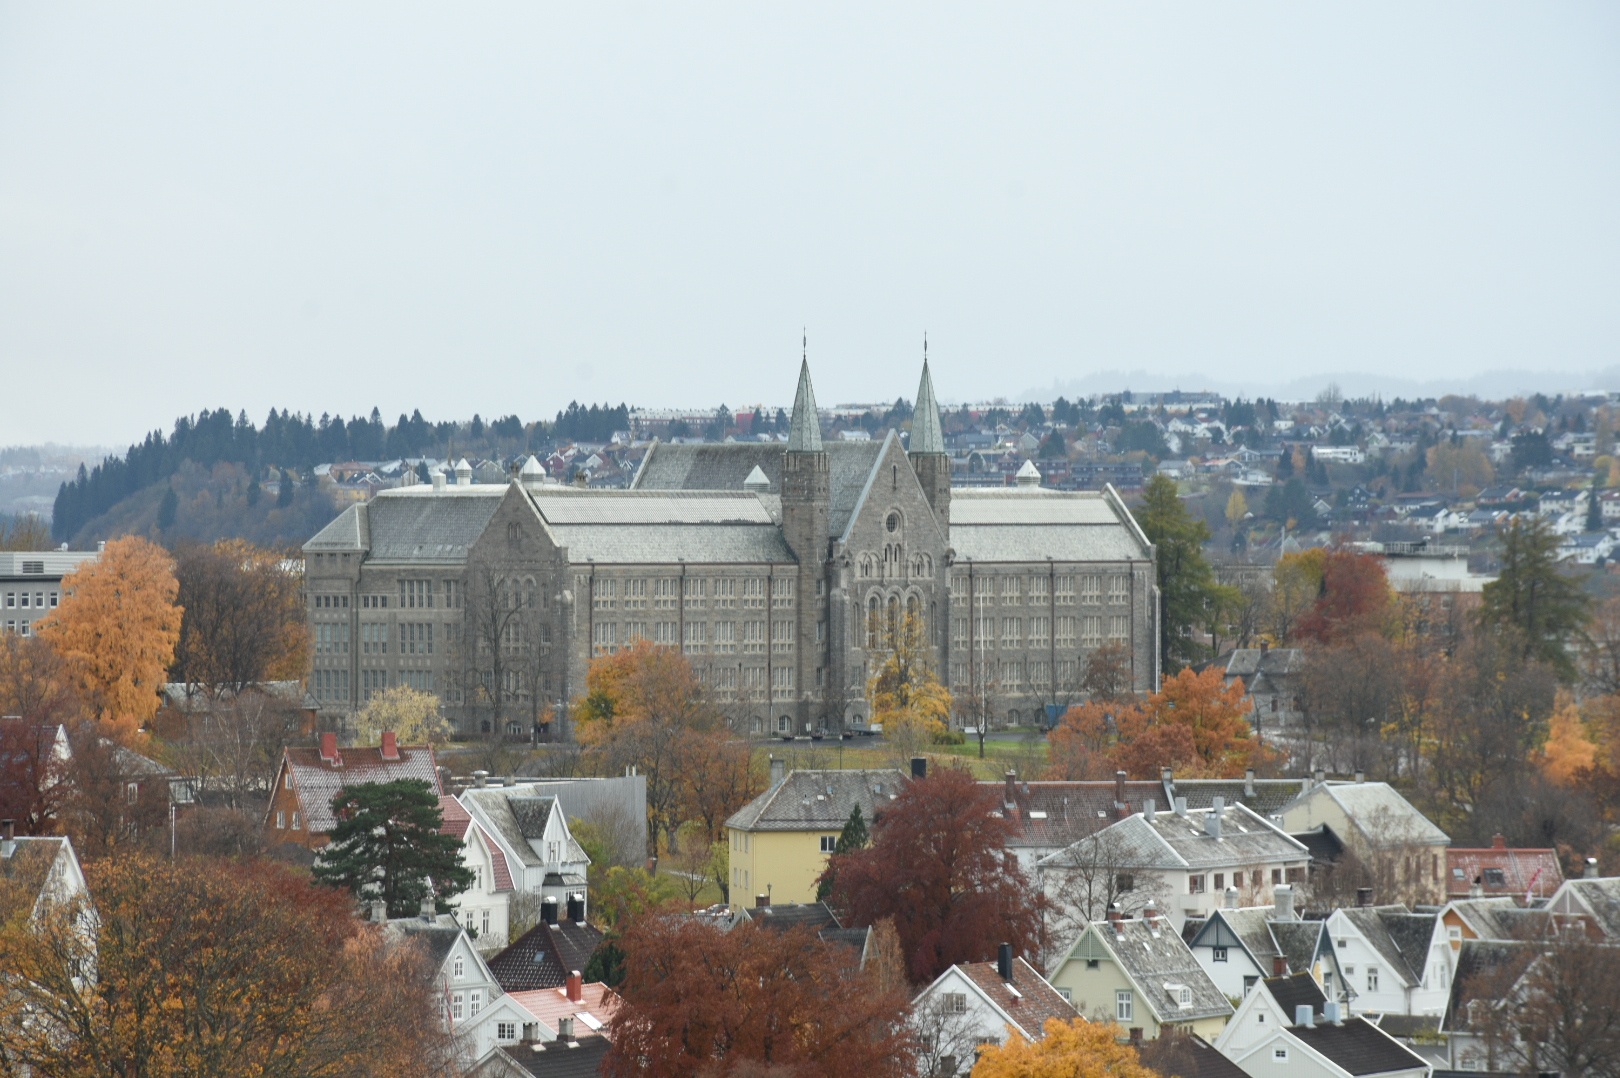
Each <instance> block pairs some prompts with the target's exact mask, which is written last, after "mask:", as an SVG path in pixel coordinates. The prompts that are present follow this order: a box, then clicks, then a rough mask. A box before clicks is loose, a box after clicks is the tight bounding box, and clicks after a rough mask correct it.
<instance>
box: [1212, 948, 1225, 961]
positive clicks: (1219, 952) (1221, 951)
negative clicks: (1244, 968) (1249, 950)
mask: <svg viewBox="0 0 1620 1078" xmlns="http://www.w3.org/2000/svg"><path fill="white" fill-rule="evenodd" d="M1214 957H1215V961H1217V962H1225V961H1226V948H1225V947H1216V948H1215V956H1214Z"/></svg>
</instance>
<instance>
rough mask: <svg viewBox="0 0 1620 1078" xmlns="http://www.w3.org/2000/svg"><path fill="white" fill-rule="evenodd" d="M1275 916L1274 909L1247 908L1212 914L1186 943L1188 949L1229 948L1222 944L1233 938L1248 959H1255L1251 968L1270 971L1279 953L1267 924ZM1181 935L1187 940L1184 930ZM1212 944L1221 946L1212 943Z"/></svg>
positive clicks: (1263, 907) (1222, 910)
mask: <svg viewBox="0 0 1620 1078" xmlns="http://www.w3.org/2000/svg"><path fill="white" fill-rule="evenodd" d="M1276 912H1277V911H1276V908H1275V907H1273V906H1249V907H1245V908H1243V909H1235V910H1231V909H1219V910H1215V911H1214V912H1213V913H1211V914H1210V915H1209V917H1208V918H1206V919H1204V922H1203V924H1202V926H1201V927H1200V929H1199V932H1198V934H1197V936H1195V937H1194V938H1192V939H1190V940H1188V941H1187V942H1188V944H1189V945H1193V944H1197V943H1199V941H1200V940H1202V941H1204V942H1206V943H1208V944H1209V945H1210V946H1229V944H1227V943H1225V942H1224V940H1226V939H1227V938H1229V937H1235V938H1236V939H1237V940H1238V943H1239V945H1240V946H1242V948H1243V949H1244V950H1245V951H1248V952H1249V956H1250V957H1251V958H1253V959H1254V964H1255V965H1257V966H1259V967H1260V968H1261V969H1262V970H1268V971H1269V970H1270V969H1271V967H1272V959H1274V958H1276V957H1277V956H1278V955H1279V954H1280V953H1281V952H1280V951H1278V949H1277V944H1276V941H1275V940H1273V939H1272V937H1271V926H1270V924H1269V922H1270V920H1271V918H1272V917H1274V916H1276ZM1222 926H1225V928H1226V929H1227V930H1228V932H1227V933H1223V932H1222V931H1221V929H1222ZM1182 935H1183V937H1185V936H1186V932H1185V930H1183V932H1182ZM1215 940H1221V941H1223V942H1220V943H1216V942H1213V941H1215Z"/></svg>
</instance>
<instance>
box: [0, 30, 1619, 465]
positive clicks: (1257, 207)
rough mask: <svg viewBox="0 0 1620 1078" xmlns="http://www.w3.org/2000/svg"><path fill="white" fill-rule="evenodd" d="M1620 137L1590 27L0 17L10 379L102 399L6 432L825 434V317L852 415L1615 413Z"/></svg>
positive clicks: (1614, 62)
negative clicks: (729, 430) (1555, 404)
mask: <svg viewBox="0 0 1620 1078" xmlns="http://www.w3.org/2000/svg"><path fill="white" fill-rule="evenodd" d="M1617 103H1620V9H1616V8H1615V7H1613V6H1612V5H1603V4H1597V3H1585V4H1576V3H1570V4H1551V5H1536V6H1527V5H1518V6H1515V5H1506V4H1495V5H1468V6H1464V5H1461V4H1426V5H1405V4H1391V3H1384V4H1367V5H1358V6H1356V7H1354V8H1332V9H1330V8H1303V7H1298V6H1291V5H1282V4H1225V5H1220V6H1214V7H1191V6H1186V7H1171V6H1163V5H1131V6H1129V7H1103V6H1095V5H1088V6H1083V7H1082V6H1076V5H1053V6H1037V5H1017V6H1006V5H1003V6H997V7H995V8H994V9H981V8H970V7H961V8H940V7H938V6H923V5H912V6H898V5H896V6H891V5H885V6H883V7H881V8H872V7H870V6H865V5H861V6H856V5H848V6H842V7H836V6H834V7H818V8H816V9H814V10H808V9H805V10H801V9H786V8H743V7H724V8H723V7H718V6H704V7H688V8H682V9H679V10H675V9H666V8H656V7H629V6H625V7H602V6H595V7H588V8H578V7H569V6H562V5H539V6H536V5H499V4H492V5H483V6H479V7H476V8H470V9H469V8H441V7H434V6H428V5H393V4H391V5H382V4H376V3H355V4H350V5H343V6H339V7H328V6H323V5H317V4H313V3H307V2H305V3H288V4H282V5H276V6H275V7H272V8H239V7H220V6H217V5H203V4H177V5H172V6H167V7H165V8H163V9H161V11H155V10H152V9H138V8H127V7H120V6H111V5H108V6H103V7H93V8H74V7H65V6H61V5H29V4H23V3H16V2H0V362H3V363H4V367H5V370H6V372H7V374H8V375H9V378H8V384H9V385H12V386H17V387H21V386H26V387H29V388H32V389H34V390H36V391H37V390H38V389H39V388H41V387H54V388H55V390H56V391H57V392H58V393H59V394H62V395H65V396H66V397H67V398H68V399H66V400H64V401H61V402H59V404H58V406H57V407H54V408H45V407H37V406H36V407H25V408H15V407H14V408H11V409H6V410H4V411H3V412H0V445H33V444H40V443H44V442H56V443H59V444H97V445H117V446H122V445H125V444H128V443H129V442H131V441H134V440H137V439H139V438H140V437H141V436H142V435H143V434H144V433H145V432H146V431H149V430H154V429H158V430H165V431H167V430H168V429H170V428H171V427H172V424H173V422H174V419H175V417H176V416H177V415H180V414H182V413H192V412H195V411H198V410H199V409H202V408H217V407H227V408H230V409H232V410H233V411H236V410H238V409H245V410H246V411H247V412H248V414H249V415H250V416H251V417H252V418H253V420H254V422H256V423H260V422H262V421H263V418H264V414H265V412H266V411H267V410H268V409H269V408H271V407H276V408H288V409H291V410H293V411H303V412H308V413H312V414H315V415H319V414H320V413H322V412H326V411H329V412H341V413H342V414H344V415H353V414H365V413H369V412H370V410H371V408H372V407H373V406H374V405H375V406H377V407H379V408H380V409H381V411H382V413H383V415H384V416H385V417H387V418H388V419H389V421H390V422H391V421H392V420H393V418H394V417H395V416H397V415H398V414H399V413H400V412H401V411H407V412H408V411H409V410H411V409H412V408H421V409H422V410H423V413H424V414H425V415H427V414H430V413H431V417H432V418H457V419H464V418H468V417H470V416H471V415H473V414H474V413H475V412H476V413H479V414H482V415H484V416H485V417H486V418H488V417H491V416H494V415H500V414H507V413H514V412H515V413H516V414H518V415H520V416H521V417H522V418H524V419H525V420H530V419H535V418H550V417H551V416H552V415H554V414H555V413H556V412H557V411H558V410H559V409H560V408H562V407H563V406H564V405H566V404H567V402H568V401H569V400H571V399H578V400H580V401H584V402H590V401H596V402H601V401H611V402H613V403H617V402H619V401H626V402H629V403H633V404H642V405H648V406H680V407H686V406H693V407H711V406H713V405H715V404H718V403H720V402H722V401H723V402H725V403H727V404H728V405H731V406H732V407H734V408H735V407H739V406H742V405H746V404H753V403H765V404H769V405H781V406H785V405H786V404H787V403H788V402H789V401H790V400H791V397H792V388H793V378H794V374H795V372H796V368H797V364H798V360H799V354H800V334H801V327H808V332H809V355H810V361H811V365H812V369H813V371H814V374H815V379H816V389H817V395H818V397H819V399H820V400H821V401H822V402H823V403H824V404H831V403H834V402H838V401H880V400H893V399H894V398H896V397H900V396H904V397H906V398H908V399H909V398H910V397H912V396H913V395H914V393H915V390H916V382H917V371H918V367H919V364H920V359H921V338H922V334H923V332H924V331H925V330H926V331H927V332H928V335H929V342H930V357H931V359H932V361H933V364H934V372H935V379H936V384H937V386H938V388H939V392H940V396H941V398H942V399H944V400H946V401H961V400H975V399H991V398H995V397H1007V398H1009V399H1013V400H1016V399H1020V398H1022V397H1023V396H1024V395H1025V394H1026V393H1027V392H1030V391H1034V392H1036V393H1037V394H1039V393H1041V392H1043V391H1044V390H1043V387H1046V386H1050V385H1053V384H1054V383H1057V384H1061V385H1074V386H1080V385H1085V384H1088V380H1095V379H1097V378H1098V377H1102V376H1106V375H1109V374H1113V373H1125V374H1127V375H1129V374H1131V372H1140V373H1141V374H1142V375H1144V376H1146V377H1148V378H1154V379H1163V380H1169V381H1174V382H1178V383H1180V384H1181V385H1182V388H1187V389H1196V388H1217V387H1220V386H1261V385H1277V386H1283V385H1308V384H1309V383H1310V382H1311V380H1313V379H1315V380H1317V381H1319V382H1320V383H1321V384H1322V385H1325V384H1326V383H1327V382H1328V381H1329V380H1330V379H1331V380H1338V381H1340V382H1343V381H1345V379H1346V378H1347V377H1356V378H1365V379H1368V380H1369V383H1372V382H1376V381H1377V380H1379V379H1384V380H1387V381H1391V382H1394V381H1398V382H1400V383H1401V384H1413V385H1424V384H1433V385H1438V384H1458V385H1465V384H1467V383H1468V382H1469V381H1470V380H1473V381H1475V382H1479V381H1480V379H1481V378H1482V377H1484V376H1488V375H1489V374H1490V373H1491V372H1499V371H1506V372H1509V373H1510V375H1511V377H1510V378H1509V379H1508V381H1507V382H1504V384H1511V382H1512V379H1513V378H1517V377H1520V376H1521V375H1522V376H1527V377H1534V378H1538V379H1540V378H1544V379H1546V380H1547V382H1548V383H1549V384H1547V385H1545V386H1536V385H1527V386H1519V387H1517V388H1540V389H1544V390H1545V391H1547V392H1556V391H1558V390H1561V389H1576V388H1597V386H1595V385H1593V384H1592V383H1593V382H1594V380H1601V379H1602V378H1603V377H1606V376H1607V375H1608V374H1609V373H1610V372H1611V371H1614V372H1616V373H1620V303H1617V297H1620V204H1617V200H1616V198H1615V195H1614V193H1615V191H1617V190H1620V109H1617V107H1616V105H1617ZM1197 381H1202V382H1203V383H1204V384H1203V385H1197V384H1193V383H1194V382H1197ZM1481 384H1483V383H1481ZM1116 388H1119V389H1123V388H1138V389H1145V388H1148V387H1147V386H1146V385H1138V386H1133V387H1127V386H1118V387H1116ZM1346 388H1347V390H1348V389H1349V387H1346ZM1616 388H1620V378H1617V380H1616ZM29 399H30V400H33V399H34V395H33V394H30V397H29Z"/></svg>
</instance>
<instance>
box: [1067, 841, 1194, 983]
mask: <svg viewBox="0 0 1620 1078" xmlns="http://www.w3.org/2000/svg"><path fill="white" fill-rule="evenodd" d="M1075 830H1076V834H1077V841H1075V842H1073V843H1072V844H1070V845H1069V846H1068V847H1067V848H1066V849H1064V850H1062V851H1061V852H1059V853H1058V854H1056V855H1054V856H1053V857H1052V858H1051V863H1050V864H1043V865H1042V866H1041V868H1040V870H1039V875H1040V885H1041V889H1042V890H1043V891H1044V892H1045V893H1046V897H1047V898H1048V899H1049V900H1050V901H1051V909H1050V911H1049V912H1048V914H1047V924H1046V937H1047V941H1048V943H1047V946H1048V948H1049V950H1050V951H1051V952H1052V953H1051V954H1049V955H1047V956H1046V957H1047V958H1049V959H1050V958H1052V957H1055V955H1056V954H1057V953H1059V952H1061V951H1064V950H1067V948H1068V947H1069V946H1072V945H1073V943H1074V941H1075V940H1076V939H1077V938H1078V937H1079V935H1080V933H1081V932H1083V931H1085V927H1086V925H1088V924H1090V923H1091V922H1093V921H1100V920H1102V919H1103V918H1104V917H1106V916H1107V915H1108V911H1109V910H1110V909H1118V910H1120V911H1121V912H1122V913H1124V914H1126V915H1128V916H1129V915H1133V914H1136V913H1139V912H1141V911H1142V910H1145V909H1148V908H1150V907H1156V908H1158V909H1164V908H1165V903H1166V902H1167V901H1169V898H1170V888H1169V885H1168V883H1166V881H1165V879H1164V877H1163V876H1162V875H1160V874H1159V873H1156V872H1144V871H1142V870H1141V868H1140V865H1139V864H1136V863H1135V862H1137V861H1138V860H1139V859H1138V858H1137V857H1134V856H1132V854H1131V852H1130V850H1129V849H1128V848H1127V846H1126V843H1125V841H1124V840H1123V839H1121V838H1120V837H1119V835H1118V834H1117V833H1116V832H1112V831H1109V830H1107V829H1104V830H1101V831H1098V832H1096V833H1095V834H1091V835H1085V836H1083V837H1081V836H1079V831H1080V827H1079V826H1076V828H1075Z"/></svg>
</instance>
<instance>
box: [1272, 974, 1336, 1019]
mask: <svg viewBox="0 0 1620 1078" xmlns="http://www.w3.org/2000/svg"><path fill="white" fill-rule="evenodd" d="M1266 991H1268V992H1270V993H1271V998H1272V999H1274V1000H1276V1001H1277V1006H1279V1007H1281V1008H1282V1011H1283V1014H1285V1015H1287V1016H1288V1019H1289V1020H1290V1021H1292V1020H1293V1017H1294V1008H1295V1007H1307V1006H1308V1007H1310V1009H1311V1010H1313V1011H1315V1012H1316V1013H1317V1014H1321V1013H1322V1005H1323V1004H1325V1003H1326V1002H1327V997H1326V996H1324V995H1323V994H1322V989H1321V987H1320V986H1318V985H1317V983H1316V981H1315V980H1314V979H1312V977H1311V975H1310V974H1309V973H1290V974H1289V975H1288V976H1286V977H1267V978H1266Z"/></svg>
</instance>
